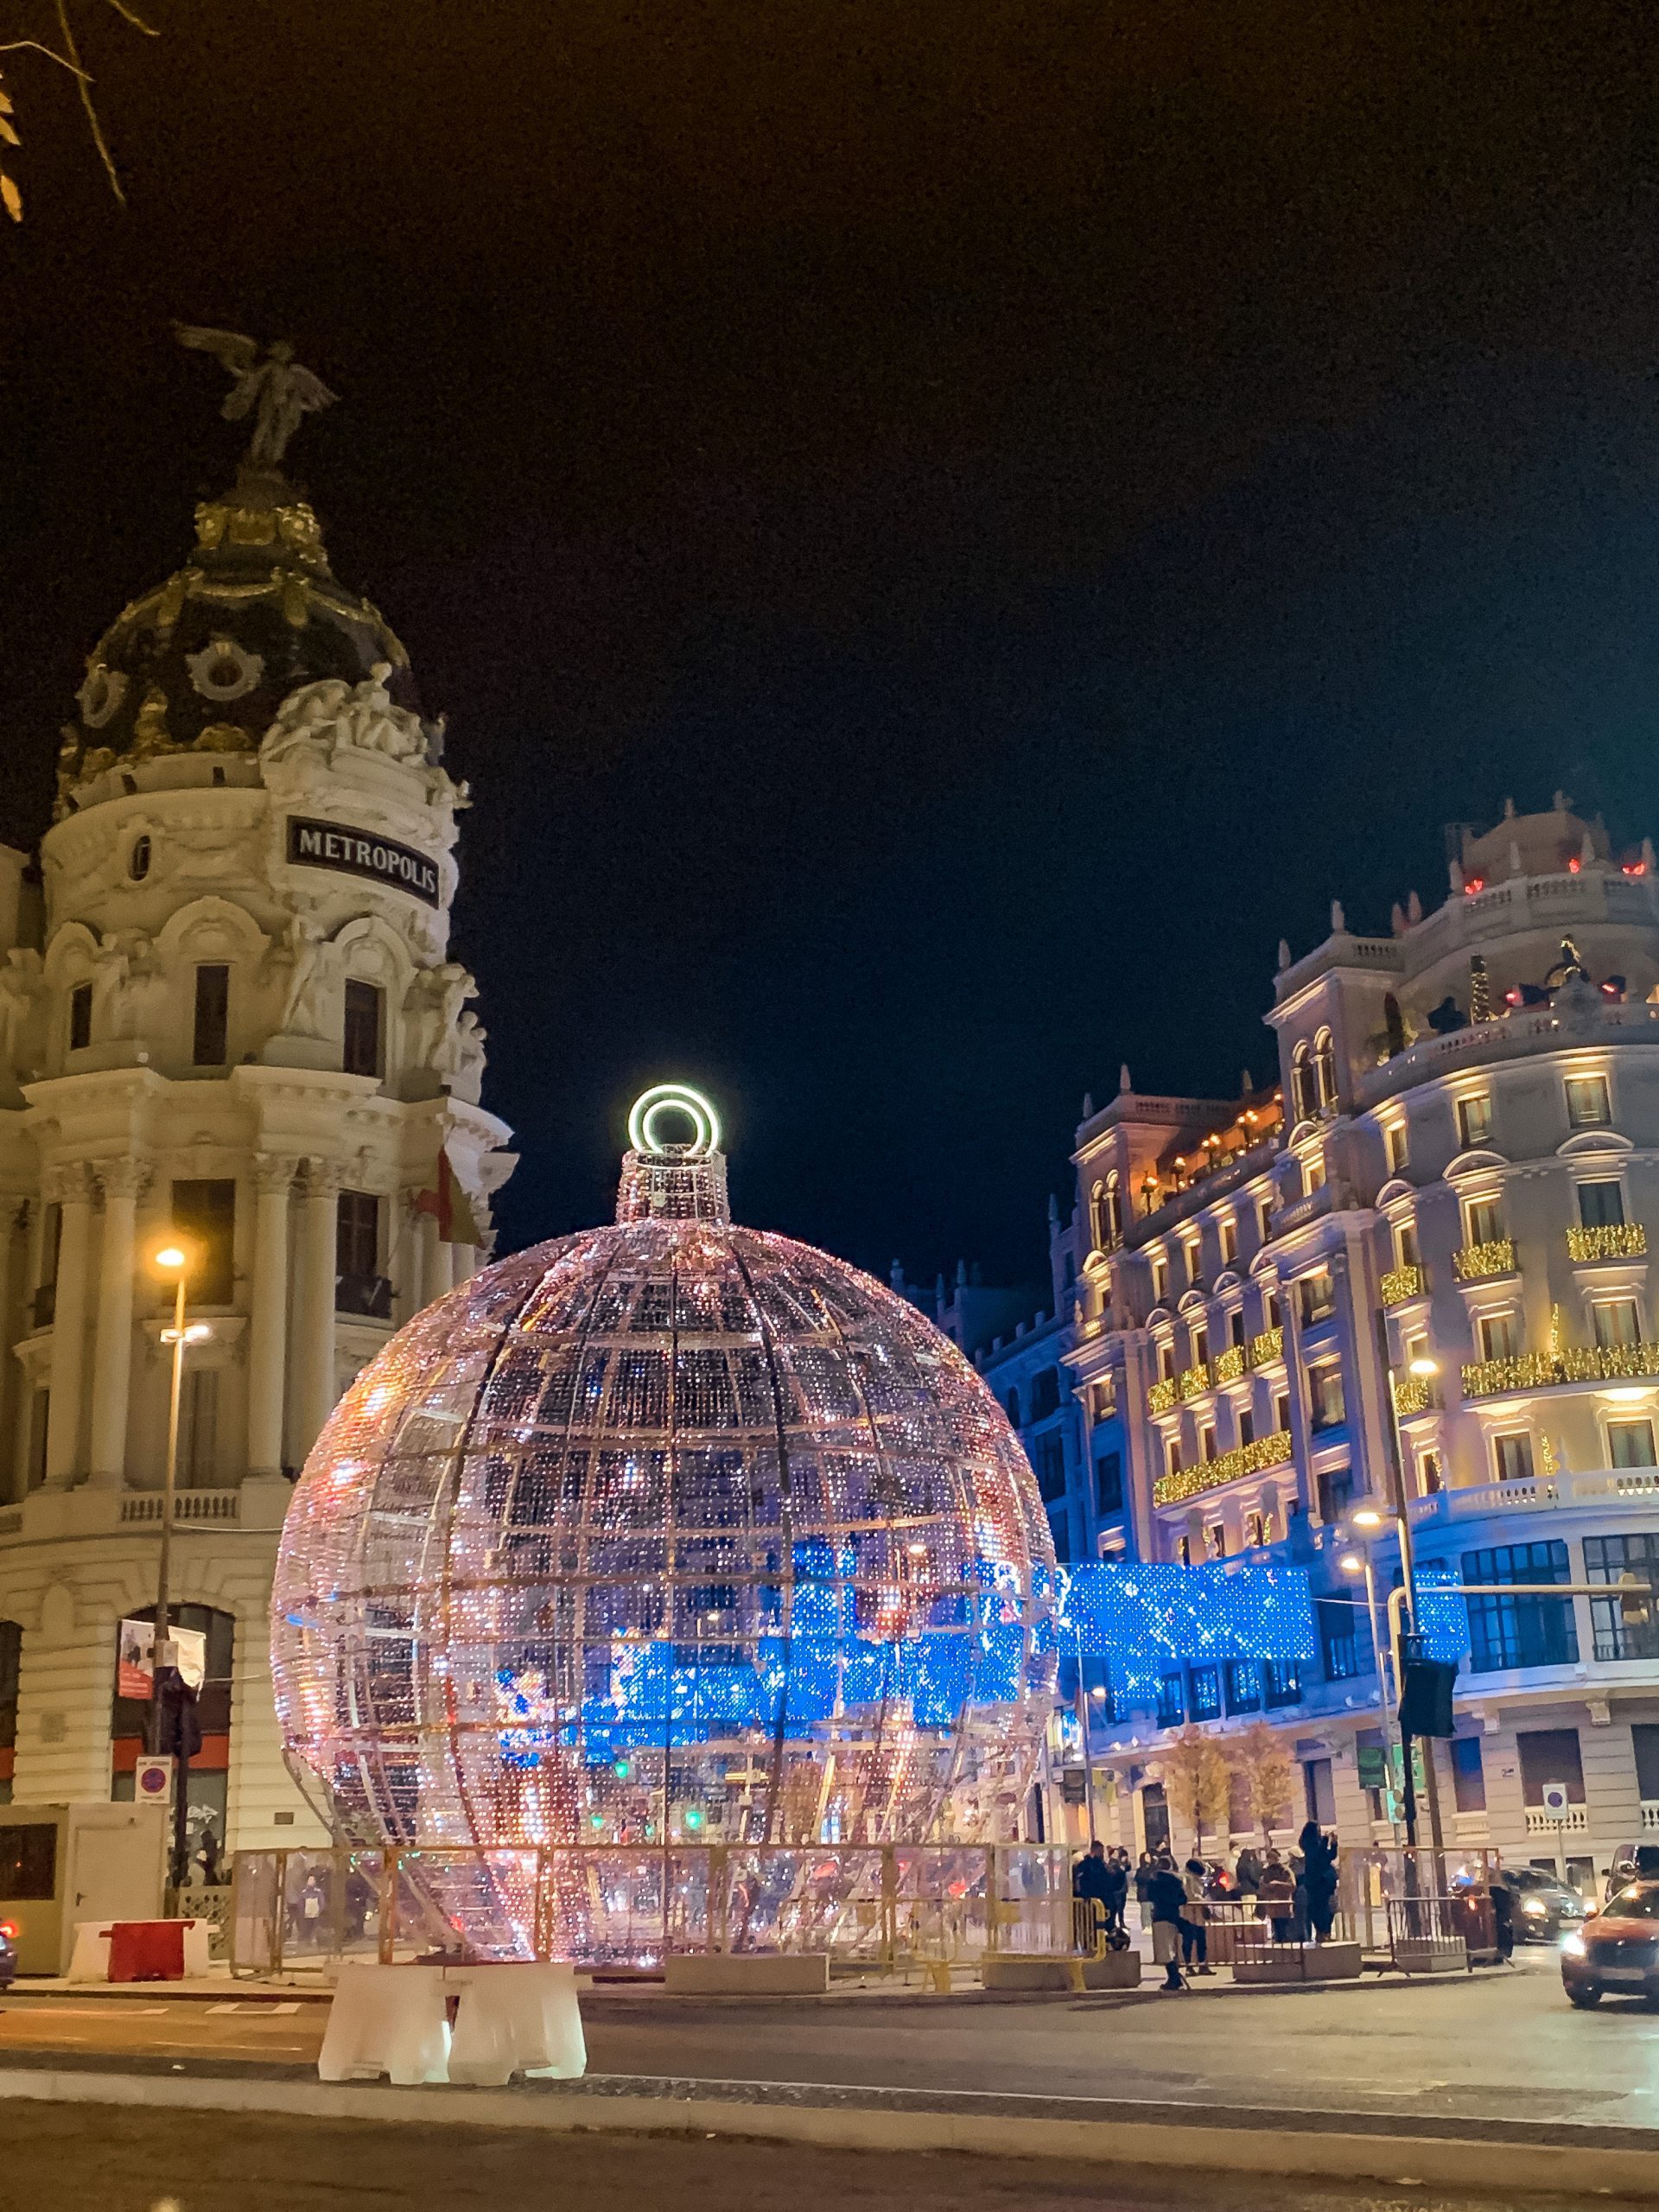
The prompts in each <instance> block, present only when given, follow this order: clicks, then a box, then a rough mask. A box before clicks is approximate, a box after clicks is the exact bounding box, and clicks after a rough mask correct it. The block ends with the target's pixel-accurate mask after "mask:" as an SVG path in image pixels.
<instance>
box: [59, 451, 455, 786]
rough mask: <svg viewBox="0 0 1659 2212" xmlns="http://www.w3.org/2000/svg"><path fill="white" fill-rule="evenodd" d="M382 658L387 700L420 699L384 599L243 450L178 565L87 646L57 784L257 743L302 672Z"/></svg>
mask: <svg viewBox="0 0 1659 2212" xmlns="http://www.w3.org/2000/svg"><path fill="white" fill-rule="evenodd" d="M377 664H385V665H386V666H387V667H388V668H389V670H390V671H391V672H390V675H389V677H388V679H387V680H388V688H389V689H390V690H391V694H392V696H393V698H394V700H395V701H396V702H397V704H399V705H401V706H404V707H407V708H410V709H413V710H416V711H418V703H419V702H418V701H417V699H416V695H415V690H414V683H413V679H412V677H410V673H409V656H408V654H407V653H406V652H404V647H403V645H402V644H401V643H400V642H399V640H398V639H397V637H396V636H395V635H394V634H393V632H392V631H391V628H390V627H389V626H388V625H387V623H386V621H385V617H384V616H383V615H382V614H381V613H379V611H378V609H377V608H376V607H372V606H371V605H370V603H369V601H367V600H365V599H362V598H359V597H358V596H357V595H356V594H353V593H352V592H348V591H346V590H344V589H343V588H341V587H340V584H339V583H337V582H335V580H334V575H333V573H332V571H331V570H330V569H329V566H328V559H327V553H326V551H325V550H324V547H323V542H322V532H321V528H320V526H319V524H318V522H317V518H316V516H315V513H314V512H312V510H311V508H310V507H309V506H308V505H307V504H306V502H305V500H304V499H302V498H301V497H300V495H299V494H298V493H296V491H295V490H294V488H293V486H291V485H290V484H289V482H288V480H287V479H286V478H285V477H283V475H282V474H281V473H280V472H279V471H278V470H277V469H275V468H272V467H263V466H260V465H259V464H257V463H255V462H252V461H245V462H244V463H243V464H242V467H241V468H240V470H239V472H238V476H237V481H236V486H235V488H234V490H233V491H232V492H231V493H228V494H226V496H225V497H224V498H222V499H210V500H207V501H206V502H204V503H203V504H202V505H200V506H199V507H198V508H197V509H196V543H195V548H194V551H193V553H192V554H191V556H190V558H189V560H188V562H187V563H185V565H184V567H183V568H181V569H179V570H177V571H176V573H175V574H174V575H171V576H169V577H168V580H167V582H165V583H163V584H161V585H159V586H157V588H156V589H155V590H154V591H150V592H147V593H146V594H144V596H143V598H142V599H138V600H135V601H133V603H132V604H131V605H130V607H126V608H125V609H124V612H123V613H121V614H120V615H119V617H118V619H117V620H116V621H115V622H114V623H113V624H112V625H111V627H110V628H109V630H108V631H106V632H105V635H104V636H103V637H102V638H101V639H99V643H98V645H97V646H96V647H95V648H94V649H93V651H92V654H91V655H90V657H89V658H88V660H87V663H86V681H85V682H84V683H82V685H81V688H80V690H79V695H78V701H77V703H78V706H79V714H78V716H77V718H76V720H75V721H74V722H73V723H72V724H69V725H67V727H66V728H65V730H64V734H63V747H62V751H61V753H60V777H59V781H60V789H64V790H67V789H69V788H71V787H73V785H78V784H80V783H82V782H84V781H85V780H86V779H87V778H89V777H91V776H95V775H98V774H100V773H101V772H103V771H104V770H105V769H106V768H108V767H109V766H111V765H112V763H113V762H115V761H116V760H121V759H132V760H149V759H151V758H153V757H154V756H155V755H156V754H157V753H179V752H185V751H188V750H193V749H194V750H197V751H201V752H209V753H213V752H217V753H238V752H254V751H257V748H258V744H259V741H260V739H261V737H262V736H263V735H264V733H265V731H266V730H267V729H268V728H269V727H270V722H271V720H272V717H273V716H274V715H275V714H276V712H277V708H278V707H279V706H280V705H281V704H282V702H283V700H284V699H285V698H286V697H287V696H288V695H289V692H291V691H293V690H295V689H296V687H297V686H298V685H300V684H302V683H312V682H315V681H316V680H317V679H318V678H321V677H341V678H343V679H344V680H346V682H348V683H360V682H361V681H362V680H363V679H364V678H365V677H367V676H368V675H369V674H370V673H371V672H372V671H373V669H374V668H375V667H376V665H377Z"/></svg>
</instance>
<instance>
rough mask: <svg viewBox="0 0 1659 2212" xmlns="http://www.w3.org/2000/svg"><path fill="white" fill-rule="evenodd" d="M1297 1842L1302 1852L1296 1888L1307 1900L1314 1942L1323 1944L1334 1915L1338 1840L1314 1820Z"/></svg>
mask: <svg viewBox="0 0 1659 2212" xmlns="http://www.w3.org/2000/svg"><path fill="white" fill-rule="evenodd" d="M1296 1840H1297V1842H1298V1843H1299V1844H1300V1847H1301V1853H1302V1878H1301V1880H1300V1883H1299V1884H1298V1888H1299V1890H1300V1893H1301V1896H1302V1897H1303V1898H1304V1899H1305V1900H1306V1905H1305V1910H1306V1918H1307V1922H1308V1923H1309V1925H1310V1926H1311V1927H1312V1929H1313V1940H1314V1942H1316V1943H1325V1942H1329V1941H1330V1939H1331V1923H1332V1921H1333V1920H1334V1919H1335V1918H1336V1912H1337V1840H1336V1838H1335V1836H1334V1835H1326V1834H1325V1832H1324V1831H1323V1830H1322V1829H1321V1827H1319V1822H1318V1821H1309V1822H1308V1823H1307V1825H1306V1827H1305V1828H1304V1829H1303V1830H1302V1832H1301V1834H1300V1835H1299V1836H1298V1837H1297V1839H1296Z"/></svg>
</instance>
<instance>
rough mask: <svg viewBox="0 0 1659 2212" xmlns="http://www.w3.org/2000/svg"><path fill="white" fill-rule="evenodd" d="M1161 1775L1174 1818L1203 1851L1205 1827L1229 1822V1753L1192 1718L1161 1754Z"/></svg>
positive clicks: (1159, 1773)
mask: <svg viewBox="0 0 1659 2212" xmlns="http://www.w3.org/2000/svg"><path fill="white" fill-rule="evenodd" d="M1158 1778H1159V1780H1160V1782H1161V1783H1163V1785H1164V1796H1165V1799H1166V1802H1167V1803H1168V1806H1169V1810H1170V1817H1171V1820H1172V1821H1173V1822H1175V1823H1178V1824H1179V1827H1183V1828H1185V1829H1186V1830H1187V1832H1188V1833H1189V1834H1191V1835H1192V1839H1193V1849H1194V1851H1195V1852H1197V1853H1199V1854H1202V1853H1203V1850H1204V1837H1205V1830H1206V1829H1215V1830H1217V1831H1222V1830H1224V1829H1225V1828H1226V1826H1227V1821H1228V1802H1229V1799H1230V1795H1231V1787H1230V1785H1231V1770H1230V1767H1229V1765H1228V1764H1227V1755H1226V1753H1225V1752H1224V1751H1223V1750H1222V1747H1221V1745H1219V1744H1218V1743H1217V1741H1216V1739H1215V1738H1214V1737H1213V1736H1206V1735H1205V1732H1204V1730H1203V1729H1202V1728H1199V1727H1197V1726H1194V1725H1193V1723H1192V1721H1190V1720H1189V1721H1188V1722H1187V1724H1186V1726H1185V1728H1179V1729H1177V1730H1176V1732H1175V1733H1174V1734H1173V1736H1171V1737H1170V1738H1169V1739H1168V1741H1167V1743H1166V1745H1164V1748H1163V1750H1162V1751H1161V1752H1160V1754H1159V1759H1158Z"/></svg>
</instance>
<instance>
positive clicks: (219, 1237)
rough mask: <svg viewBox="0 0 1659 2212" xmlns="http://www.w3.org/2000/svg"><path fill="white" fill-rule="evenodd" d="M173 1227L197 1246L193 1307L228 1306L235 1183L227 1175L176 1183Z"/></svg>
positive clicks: (192, 1279)
mask: <svg viewBox="0 0 1659 2212" xmlns="http://www.w3.org/2000/svg"><path fill="white" fill-rule="evenodd" d="M173 1226H174V1228H175V1230H177V1231H178V1232H179V1234H180V1236H182V1237H184V1238H185V1239H186V1240H187V1241H188V1243H190V1244H191V1245H192V1246H193V1247H194V1249H195V1252H196V1255H197V1257H196V1264H195V1266H194V1268H192V1270H191V1274H190V1280H189V1284H188V1292H187V1295H188V1299H189V1302H190V1304H191V1305H192V1306H228V1305H229V1304H230V1302H231V1298H232V1283H233V1279H234V1262H235V1243H236V1185H235V1184H234V1182H232V1180H231V1179H230V1178H229V1177H228V1176H226V1177H225V1178H223V1179H217V1178H216V1179H213V1181H211V1182H207V1181H192V1182H179V1183H175V1184H174V1185H173Z"/></svg>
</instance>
